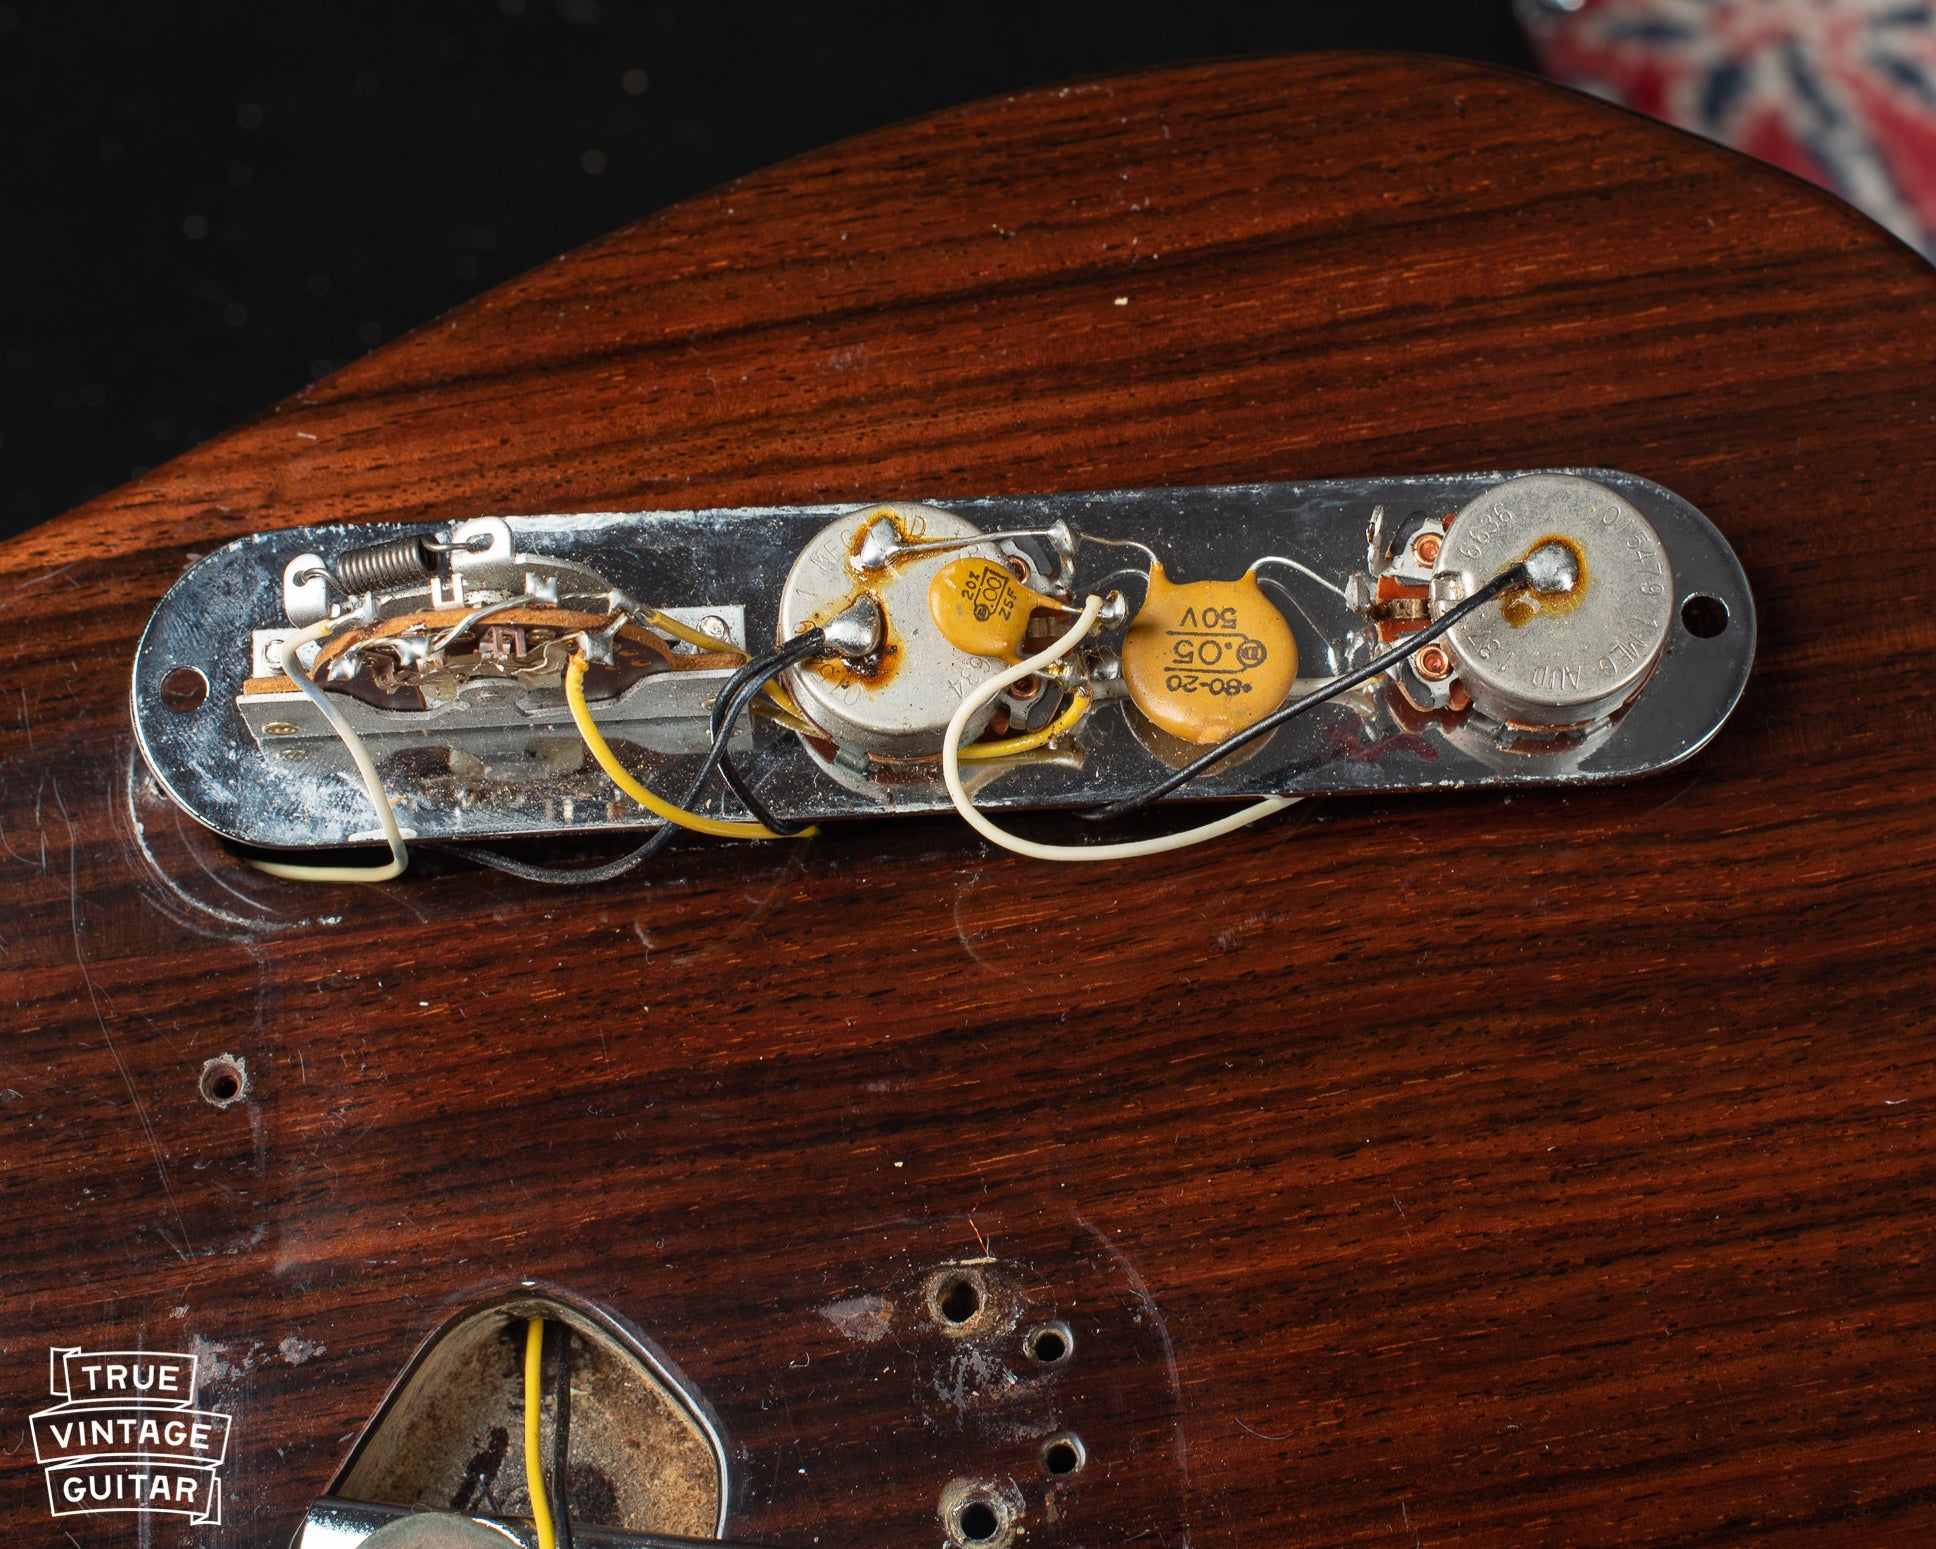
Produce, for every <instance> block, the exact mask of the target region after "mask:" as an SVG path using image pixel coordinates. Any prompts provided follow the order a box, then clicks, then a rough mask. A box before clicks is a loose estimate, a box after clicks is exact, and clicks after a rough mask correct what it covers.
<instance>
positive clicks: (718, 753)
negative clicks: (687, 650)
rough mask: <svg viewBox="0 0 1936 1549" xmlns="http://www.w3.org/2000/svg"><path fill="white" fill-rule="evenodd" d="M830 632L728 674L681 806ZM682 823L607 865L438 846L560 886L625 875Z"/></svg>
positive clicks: (770, 823) (752, 806) (762, 814)
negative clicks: (769, 689) (752, 713)
mask: <svg viewBox="0 0 1936 1549" xmlns="http://www.w3.org/2000/svg"><path fill="white" fill-rule="evenodd" d="M826 643H827V637H826V635H825V634H823V633H822V632H821V631H820V630H818V629H810V630H808V631H807V632H806V633H805V634H801V635H795V636H794V637H793V639H791V640H790V641H788V642H787V643H786V644H785V645H784V646H782V647H781V648H780V649H779V650H777V651H774V652H772V653H771V654H770V655H767V656H762V657H758V658H756V659H755V660H753V661H750V662H748V663H746V665H745V666H743V667H741V668H740V669H739V670H738V671H737V672H735V673H734V674H733V675H732V676H731V677H730V678H728V679H727V680H726V683H725V686H724V687H722V688H721V689H720V691H719V696H718V697H717V698H716V699H715V700H714V701H713V726H714V733H713V744H712V749H711V751H710V752H709V753H708V754H707V755H706V762H705V763H704V764H702V765H701V766H700V769H699V773H698V775H697V776H695V777H694V779H693V782H692V787H691V789H690V790H688V791H687V792H686V799H685V800H684V801H682V802H680V803H679V805H680V806H682V807H684V808H686V809H687V810H688V811H690V810H691V809H692V808H693V807H694V806H695V805H696V804H697V802H698V800H699V797H700V795H701V793H703V792H704V790H705V789H706V786H707V784H708V783H709V782H710V781H711V780H712V777H713V774H714V773H715V771H717V770H719V769H721V768H722V766H723V765H724V764H725V762H726V744H727V742H728V741H729V740H730V739H731V737H732V728H733V727H734V726H736V725H738V724H739V718H740V717H741V716H742V715H744V714H745V713H746V709H747V706H749V705H751V704H752V702H753V700H754V699H755V698H756V697H757V696H758V695H759V693H760V691H761V690H762V689H763V688H765V687H766V685H767V682H768V681H769V680H770V679H772V678H776V677H778V676H779V675H780V674H781V673H782V672H785V671H786V670H787V668H789V667H792V666H795V665H797V664H798V663H800V662H803V661H805V660H806V659H807V658H808V657H810V656H818V655H819V654H820V653H821V652H822V651H824V650H825V649H826ZM735 794H737V795H739V796H740V798H741V800H742V801H744V800H745V799H746V797H745V793H743V792H741V791H739V789H738V788H737V787H735ZM747 811H748V812H749V813H751V814H752V816H753V817H754V819H755V820H756V821H757V822H760V823H763V824H765V825H766V826H767V827H768V828H771V829H773V831H774V832H775V833H779V834H789V833H798V832H799V828H798V826H797V825H796V826H793V827H779V826H776V825H775V823H774V820H773V817H772V815H771V814H770V813H768V812H767V811H766V808H765V806H764V805H763V804H761V803H760V802H758V801H749V802H747ZM679 832H680V830H679V828H678V826H677V825H675V824H672V823H666V824H663V825H661V826H660V827H659V828H658V830H657V831H655V832H654V833H653V835H652V837H651V838H649V839H647V840H646V841H645V843H644V844H642V845H640V846H639V847H638V848H637V849H636V850H633V851H632V852H631V853H630V854H628V855H621V856H619V857H618V859H616V860H612V861H607V862H605V863H604V864H603V865H602V866H542V865H538V864H536V863H534V862H531V861H521V860H518V859H516V858H514V857H512V856H509V855H504V854H501V853H500V852H498V851H496V850H479V849H472V848H470V847H468V846H464V845H449V846H438V848H440V849H449V850H451V851H453V852H454V853H455V854H458V855H462V856H463V857H465V859H467V860H473V861H476V862H477V863H478V864H479V865H480V866H489V867H491V868H492V869H493V870H495V871H502V872H508V873H509V874H510V875H511V876H514V877H521V878H523V879H524V880H525V881H527V882H545V883H549V884H551V885H552V886H554V887H583V886H587V885H589V884H591V883H596V882H610V881H613V880H614V879H615V878H618V877H622V876H624V875H625V874H626V873H627V872H628V871H631V870H633V869H634V868H636V867H638V866H641V865H643V864H644V863H645V862H646V861H648V860H650V859H651V858H652V857H653V856H655V855H657V854H658V853H659V852H660V851H661V850H663V849H664V848H665V847H666V846H667V845H668V844H670V843H672V841H673V840H674V839H675V838H677V837H678V835H679Z"/></svg>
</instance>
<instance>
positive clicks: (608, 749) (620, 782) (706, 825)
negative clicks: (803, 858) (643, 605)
mask: <svg viewBox="0 0 1936 1549" xmlns="http://www.w3.org/2000/svg"><path fill="white" fill-rule="evenodd" d="M565 703H566V704H568V705H569V706H571V719H572V723H573V724H574V725H575V726H577V728H578V735H579V736H581V737H583V738H584V739H585V746H586V747H587V748H589V749H590V750H591V755H592V757H593V758H595V759H597V760H598V767H599V768H601V769H603V770H604V771H605V773H606V774H608V775H610V776H611V779H612V784H614V785H616V786H617V787H618V788H619V789H620V790H621V791H623V792H625V794H626V795H627V796H630V797H631V798H632V800H634V801H636V802H637V803H638V804H639V805H640V806H641V807H643V808H645V810H646V811H647V812H653V813H656V814H658V816H660V817H662V818H664V819H665V820H666V821H667V822H668V823H676V824H678V825H679V827H681V828H689V829H691V830H692V831H693V832H694V833H695V834H712V835H714V836H715V837H716V838H721V839H784V838H786V837H787V835H785V834H776V833H774V832H773V830H772V829H770V828H768V827H767V826H766V825H765V824H764V823H744V822H733V821H730V820H728V819H726V818H709V817H703V816H701V815H700V814H699V813H697V812H688V811H686V809H685V808H684V807H675V806H673V804H672V803H671V802H669V801H667V800H666V799H665V798H664V797H662V796H655V795H653V793H652V792H651V791H649V790H647V789H646V788H645V787H644V786H643V785H641V784H639V782H638V781H637V780H635V779H633V778H632V772H631V770H629V769H627V768H626V767H625V766H624V765H623V764H621V763H620V762H619V761H618V755H617V754H616V753H614V752H613V751H612V746H611V744H610V743H608V742H607V741H606V740H605V738H604V735H603V733H601V732H600V731H599V729H598V723H597V722H596V721H594V720H593V719H592V711H591V706H590V705H588V704H586V703H585V658H584V657H582V656H574V657H572V659H571V665H570V666H568V667H567V668H565ZM816 832H818V830H816V829H813V828H803V829H801V830H800V832H799V833H798V834H797V835H795V836H794V837H796V838H800V839H805V838H808V837H809V836H810V835H812V834H814V833H816Z"/></svg>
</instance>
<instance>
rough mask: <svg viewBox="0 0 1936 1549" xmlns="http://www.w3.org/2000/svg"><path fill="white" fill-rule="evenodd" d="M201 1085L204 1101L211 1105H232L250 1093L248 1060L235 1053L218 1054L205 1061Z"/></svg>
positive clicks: (223, 1106) (226, 1106) (214, 1106)
mask: <svg viewBox="0 0 1936 1549" xmlns="http://www.w3.org/2000/svg"><path fill="white" fill-rule="evenodd" d="M199 1085H200V1089H201V1094H202V1101H203V1102H205V1103H207V1104H208V1105H209V1107H211V1108H228V1107H232V1106H233V1105H234V1104H236V1103H239V1102H241V1101H242V1099H243V1098H245V1097H247V1096H248V1095H249V1067H248V1062H247V1061H245V1060H241V1059H238V1058H236V1056H234V1055H233V1054H218V1055H216V1056H215V1057H214V1058H213V1059H211V1060H207V1061H204V1062H203V1065H202V1078H201V1081H200V1083H199Z"/></svg>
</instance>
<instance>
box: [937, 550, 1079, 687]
mask: <svg viewBox="0 0 1936 1549" xmlns="http://www.w3.org/2000/svg"><path fill="white" fill-rule="evenodd" d="M1055 606H1057V604H1056V601H1055V599H1054V598H1053V597H1044V596H1043V595H1042V594H1041V593H1040V592H1038V591H1036V590H1034V589H1033V588H1032V587H1028V586H1024V585H1023V584H1022V583H1021V582H1020V581H1018V580H1016V579H1015V577H1014V576H1012V575H1011V574H1009V571H1008V567H1007V566H1005V565H999V564H997V563H996V562H995V561H994V560H992V559H974V558H969V559H957V560H954V561H953V562H951V563H949V564H946V565H943V566H942V567H941V568H940V569H939V570H937V571H936V572H935V575H934V579H933V580H932V581H930V582H929V583H928V612H929V613H930V614H931V615H932V616H933V618H934V627H935V628H936V629H938V630H940V631H941V633H942V635H943V637H944V638H945V639H946V640H947V642H948V643H949V644H950V645H952V646H954V647H955V648H956V649H957V650H961V651H966V652H967V653H968V654H969V655H970V656H995V657H999V658H1000V659H1001V660H1003V661H1005V662H1019V661H1020V660H1021V659H1022V637H1023V636H1025V635H1026V634H1027V633H1028V626H1029V616H1030V615H1031V614H1032V613H1034V612H1035V610H1036V609H1037V608H1052V607H1055Z"/></svg>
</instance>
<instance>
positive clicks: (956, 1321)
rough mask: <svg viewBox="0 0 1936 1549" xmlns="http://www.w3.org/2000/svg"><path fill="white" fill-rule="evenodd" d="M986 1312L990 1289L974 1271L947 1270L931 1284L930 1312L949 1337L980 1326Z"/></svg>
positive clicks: (929, 1293)
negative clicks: (949, 1334) (951, 1334)
mask: <svg viewBox="0 0 1936 1549" xmlns="http://www.w3.org/2000/svg"><path fill="white" fill-rule="evenodd" d="M987 1309H988V1286H987V1284H986V1282H985V1281H984V1280H983V1279H982V1277H981V1275H980V1274H979V1273H978V1272H977V1271H975V1270H972V1269H955V1270H944V1271H942V1273H940V1274H938V1275H936V1276H935V1277H934V1278H933V1279H931V1280H930V1281H929V1282H928V1311H929V1312H930V1313H931V1314H933V1316H934V1320H935V1322H937V1323H939V1324H940V1325H941V1326H942V1328H944V1329H946V1330H947V1331H948V1332H950V1333H966V1332H968V1331H969V1330H971V1329H973V1328H975V1327H977V1326H979V1324H980V1323H981V1321H982V1318H983V1315H984V1314H985V1313H986V1311H987Z"/></svg>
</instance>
